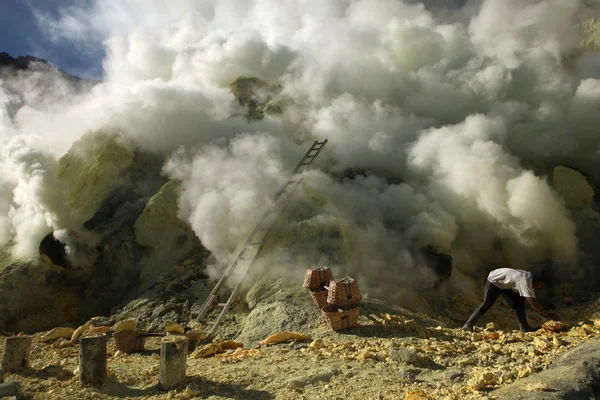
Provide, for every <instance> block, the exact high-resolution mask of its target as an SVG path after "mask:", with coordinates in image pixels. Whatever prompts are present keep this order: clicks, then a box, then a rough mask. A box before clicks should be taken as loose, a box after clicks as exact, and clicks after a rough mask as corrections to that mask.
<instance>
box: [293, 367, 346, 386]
mask: <svg viewBox="0 0 600 400" xmlns="http://www.w3.org/2000/svg"><path fill="white" fill-rule="evenodd" d="M340 372H341V371H340V370H338V369H337V368H334V369H329V370H324V371H320V372H317V373H313V374H310V375H307V376H303V377H299V378H293V379H290V380H289V381H287V383H286V386H288V387H292V388H296V389H302V388H305V387H306V386H308V385H313V384H315V383H317V382H329V381H330V380H331V378H332V377H333V376H335V375H337V374H339V373H340Z"/></svg>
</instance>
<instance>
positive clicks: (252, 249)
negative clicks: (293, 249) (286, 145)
mask: <svg viewBox="0 0 600 400" xmlns="http://www.w3.org/2000/svg"><path fill="white" fill-rule="evenodd" d="M326 144H327V139H325V140H324V141H322V142H319V141H315V142H314V143H313V144H312V146H311V147H310V149H308V151H307V152H306V154H304V157H302V159H301V160H300V162H299V163H298V165H297V166H296V168H294V172H293V173H292V175H291V177H290V178H289V179H288V181H287V182H286V183H285V184H284V185H283V186H282V187H281V189H279V191H278V192H277V193H276V194H275V196H274V198H273V200H274V202H275V203H279V204H281V203H282V202H283V201H285V199H286V198H287V197H288V195H289V194H290V193H291V192H292V191H293V190H294V189H295V188H296V186H297V185H298V183H300V181H301V179H302V175H303V174H304V172H305V171H306V170H308V167H309V166H310V164H312V162H313V161H314V159H315V158H316V157H317V155H319V153H320V152H321V150H322V149H323V147H325V145H326ZM279 210H280V207H278V204H275V206H274V207H272V208H271V210H269V211H267V212H266V213H265V214H264V215H263V217H262V218H261V219H260V221H259V223H258V225H256V227H255V228H254V230H253V231H252V233H250V235H249V236H248V239H247V240H246V242H245V243H244V244H243V246H241V248H240V249H239V250H238V252H237V255H236V257H235V258H234V260H233V261H232V262H231V264H229V266H228V267H227V268H226V269H225V272H224V273H223V275H222V276H221V278H220V279H219V281H218V282H217V284H216V285H215V287H214V288H213V290H212V292H211V293H210V295H209V296H208V298H207V299H206V301H205V302H204V304H203V305H202V308H201V309H200V313H199V314H198V320H199V321H201V322H203V323H204V325H205V327H206V328H207V329H208V338H212V337H214V334H215V333H216V331H217V329H218V328H219V325H220V324H221V321H222V320H223V317H224V316H225V314H227V311H228V310H229V307H230V306H231V303H232V302H233V300H234V299H235V297H236V296H237V293H238V290H239V289H240V287H241V285H242V282H243V281H244V278H245V277H246V275H247V274H248V271H249V270H250V267H252V264H253V263H254V261H256V259H257V258H258V257H259V255H260V252H261V250H262V249H263V247H264V245H265V243H266V241H267V237H268V236H269V233H270V232H271V228H272V227H273V225H274V224H275V221H276V220H277V216H278V215H279ZM230 288H233V290H232V291H231V293H230V295H229V297H228V298H227V301H225V302H224V303H217V304H216V305H214V303H215V301H216V300H217V299H218V297H219V294H220V293H222V292H223V291H225V290H227V289H230ZM213 305H214V306H213ZM215 308H216V310H217V311H218V309H219V308H220V311H218V315H217V317H216V318H215V319H214V320H208V321H204V319H205V318H206V317H207V316H208V314H209V313H210V312H211V311H212V310H213V309H215Z"/></svg>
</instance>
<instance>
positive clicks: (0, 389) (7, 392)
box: [0, 382, 21, 398]
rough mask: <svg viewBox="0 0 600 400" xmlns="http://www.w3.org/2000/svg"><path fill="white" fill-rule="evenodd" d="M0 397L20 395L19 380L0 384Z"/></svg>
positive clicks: (17, 396)
mask: <svg viewBox="0 0 600 400" xmlns="http://www.w3.org/2000/svg"><path fill="white" fill-rule="evenodd" d="M0 397H16V398H19V397H21V384H20V383H19V382H7V383H2V384H0Z"/></svg>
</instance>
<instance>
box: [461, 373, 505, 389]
mask: <svg viewBox="0 0 600 400" xmlns="http://www.w3.org/2000/svg"><path fill="white" fill-rule="evenodd" d="M497 380H498V378H497V377H496V375H495V374H494V373H493V372H484V373H482V374H478V375H477V376H475V377H474V378H472V379H470V380H469V382H468V383H467V385H468V387H469V388H470V389H471V390H475V391H479V390H481V389H483V388H485V387H486V386H490V385H493V384H495V383H496V381H497Z"/></svg>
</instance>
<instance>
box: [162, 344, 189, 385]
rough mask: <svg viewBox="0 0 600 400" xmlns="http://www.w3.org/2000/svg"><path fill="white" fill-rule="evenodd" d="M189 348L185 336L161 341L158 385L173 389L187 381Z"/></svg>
mask: <svg viewBox="0 0 600 400" xmlns="http://www.w3.org/2000/svg"><path fill="white" fill-rule="evenodd" d="M187 348H188V339H187V337H185V336H179V335H173V336H167V337H165V338H164V339H163V340H162V341H161V343H160V368H159V370H158V383H159V385H160V387H161V388H162V389H165V390H169V389H172V388H174V387H176V386H178V385H179V384H181V383H182V382H183V380H184V379H185V370H186V363H187Z"/></svg>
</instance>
